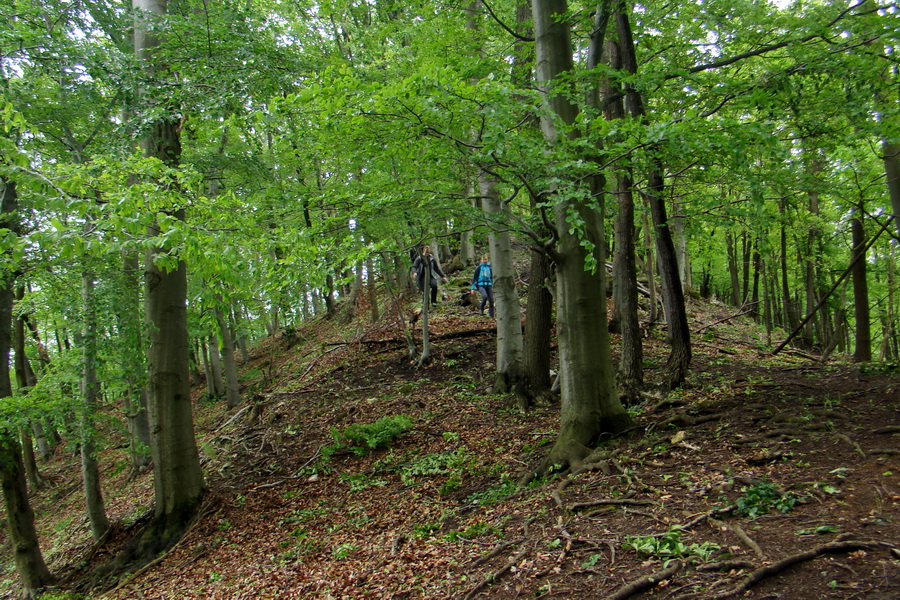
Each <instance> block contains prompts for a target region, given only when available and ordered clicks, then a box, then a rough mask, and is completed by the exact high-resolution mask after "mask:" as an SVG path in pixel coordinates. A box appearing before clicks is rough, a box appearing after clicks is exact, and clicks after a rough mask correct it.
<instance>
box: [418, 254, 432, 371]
mask: <svg viewBox="0 0 900 600" xmlns="http://www.w3.org/2000/svg"><path fill="white" fill-rule="evenodd" d="M422 262H423V263H424V265H423V266H424V268H423V269H422V282H421V283H422V354H420V355H419V361H418V363H416V368H419V367H421V366H422V365H424V364H425V363H427V362H428V361H429V360H431V337H430V334H429V332H428V306H429V304H431V261H430V260H427V257H426V260H423V261H422Z"/></svg>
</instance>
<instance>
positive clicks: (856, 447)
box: [835, 433, 866, 457]
mask: <svg viewBox="0 0 900 600" xmlns="http://www.w3.org/2000/svg"><path fill="white" fill-rule="evenodd" d="M835 437H837V439H839V440H841V441H842V442H846V443H847V444H848V445H849V446H850V447H852V448H853V449H854V450H856V451H857V452H859V454H860V455H862V456H863V457H865V456H866V452H865V451H864V450H863V449H862V448H861V447H860V445H859V444H857V443H856V442H854V441H853V440H851V439H850V437H849V436H847V435H845V434H843V433H836V434H835Z"/></svg>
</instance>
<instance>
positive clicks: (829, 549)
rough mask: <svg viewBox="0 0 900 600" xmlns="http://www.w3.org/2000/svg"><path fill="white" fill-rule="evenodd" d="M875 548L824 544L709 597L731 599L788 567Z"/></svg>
mask: <svg viewBox="0 0 900 600" xmlns="http://www.w3.org/2000/svg"><path fill="white" fill-rule="evenodd" d="M873 546H875V544H874V543H873V542H861V541H848V542H832V543H829V544H823V545H822V546H819V547H818V548H813V549H812V550H808V551H806V552H801V553H800V554H795V555H793V556H788V557H787V558H784V559H782V560H780V561H778V562H776V563H773V564H771V565H766V566H764V567H760V568H759V569H757V570H755V571H753V572H752V573H750V575H748V576H747V577H746V578H745V579H744V581H742V582H741V583H739V584H738V585H736V586H735V587H733V588H731V589H730V590H725V591H724V592H721V593H719V594H716V595H715V596H711V597H709V600H724V598H731V597H732V596H736V595H738V594H740V593H742V592H745V591H747V590H749V589H750V588H751V587H753V586H754V585H756V584H757V583H759V582H761V581H762V580H763V579H765V578H766V577H771V576H772V575H777V574H778V573H781V572H782V571H784V570H785V569H787V568H788V567H792V566H794V565H796V564H798V563H801V562H806V561H808V560H812V559H814V558H817V557H819V556H822V555H823V554H840V553H843V552H852V551H854V550H865V549H870V548H872V547H873Z"/></svg>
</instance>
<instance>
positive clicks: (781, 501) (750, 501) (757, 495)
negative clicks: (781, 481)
mask: <svg viewBox="0 0 900 600" xmlns="http://www.w3.org/2000/svg"><path fill="white" fill-rule="evenodd" d="M797 500H798V498H797V497H796V496H794V495H793V494H790V493H787V492H782V491H781V490H779V489H778V488H777V487H775V485H774V484H772V483H769V482H767V481H759V482H757V483H755V484H754V485H753V486H751V487H748V488H744V495H743V496H742V497H740V498H738V499H737V514H739V515H741V516H744V517H750V518H751V519H756V518H757V517H759V516H761V515H764V514H766V513H767V512H769V509H773V508H774V509H775V510H777V511H778V512H781V513H786V512H790V511H791V509H793V508H794V505H796V504H797Z"/></svg>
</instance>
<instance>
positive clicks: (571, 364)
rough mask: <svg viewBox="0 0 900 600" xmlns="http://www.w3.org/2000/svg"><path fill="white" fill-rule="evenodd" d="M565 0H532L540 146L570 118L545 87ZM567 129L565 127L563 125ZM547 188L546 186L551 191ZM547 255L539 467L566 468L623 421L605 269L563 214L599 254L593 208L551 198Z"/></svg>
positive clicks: (554, 69)
mask: <svg viewBox="0 0 900 600" xmlns="http://www.w3.org/2000/svg"><path fill="white" fill-rule="evenodd" d="M567 11H568V7H567V6H566V1H565V0H534V1H533V2H532V17H533V20H534V33H535V41H536V47H535V50H536V62H535V66H536V73H537V78H536V79H537V85H538V87H539V89H540V90H541V92H542V94H543V100H544V103H545V105H546V107H547V108H548V109H549V110H547V111H544V113H543V114H542V117H541V129H542V131H543V133H544V137H545V138H546V140H547V142H548V144H550V145H551V146H555V145H557V144H559V143H560V142H563V141H564V140H563V139H561V138H562V136H563V135H565V136H573V135H574V134H573V133H571V132H569V133H564V132H561V131H560V130H559V128H558V124H561V125H562V126H563V127H566V128H569V127H570V126H571V125H573V124H574V123H575V120H576V118H577V116H578V109H577V107H576V106H575V105H574V104H572V103H571V102H570V101H569V100H568V99H567V98H566V96H565V95H564V94H562V93H559V92H556V93H553V92H551V88H552V87H553V86H554V85H555V84H557V83H558V79H559V78H560V77H561V76H564V75H565V74H566V73H569V72H570V71H572V69H573V60H572V44H571V40H570V36H569V23H568V22H566V21H565V20H562V19H561V15H566V14H567ZM570 131H571V130H570ZM551 193H552V190H551ZM553 212H554V220H555V227H556V235H557V236H558V243H557V247H556V249H555V252H554V258H555V262H556V265H557V275H556V279H557V293H556V302H557V331H558V336H559V354H560V359H559V360H560V376H559V378H560V390H561V414H560V432H559V436H558V437H557V440H556V443H555V445H554V447H553V449H552V450H551V451H550V454H549V456H548V457H547V459H546V460H545V462H544V464H543V466H542V469H543V470H549V469H552V468H553V467H554V465H559V466H561V467H566V466H569V465H571V464H573V463H574V462H577V461H578V460H581V459H582V458H584V456H585V455H586V452H587V446H588V445H590V444H593V443H594V442H596V440H597V439H598V437H599V436H600V434H601V433H603V432H607V431H609V432H617V431H623V430H625V429H627V428H628V427H630V426H631V419H630V417H629V416H628V413H627V412H626V411H625V409H624V407H623V406H622V404H621V402H619V399H618V396H617V394H616V389H615V377H614V375H613V367H612V351H611V349H610V345H609V333H608V331H607V327H606V302H605V299H606V293H605V269H603V268H602V265H603V264H604V260H603V256H602V255H601V256H596V255H595V256H592V257H591V258H592V259H593V260H594V261H596V263H595V264H596V265H600V266H601V267H600V268H598V269H596V270H593V271H592V270H589V269H588V262H587V261H588V250H587V249H586V248H585V245H583V244H582V243H581V242H582V240H581V238H580V237H579V236H578V235H577V234H575V233H574V232H573V233H570V229H571V227H570V225H569V216H570V214H574V215H576V216H577V217H578V218H579V219H580V220H581V221H582V222H584V223H585V224H586V227H585V233H584V235H585V236H587V237H588V239H587V240H586V241H587V242H589V243H592V244H593V246H592V247H593V248H594V252H602V249H603V248H604V243H603V240H602V238H598V237H597V236H598V235H602V231H603V230H602V227H597V226H596V225H597V216H598V215H597V210H596V208H595V207H594V206H591V205H590V204H589V203H588V202H587V201H585V200H583V199H578V198H567V199H564V198H561V197H560V198H556V204H555V206H554V211H553Z"/></svg>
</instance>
